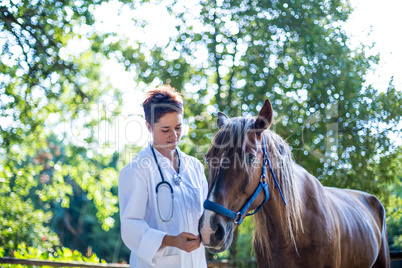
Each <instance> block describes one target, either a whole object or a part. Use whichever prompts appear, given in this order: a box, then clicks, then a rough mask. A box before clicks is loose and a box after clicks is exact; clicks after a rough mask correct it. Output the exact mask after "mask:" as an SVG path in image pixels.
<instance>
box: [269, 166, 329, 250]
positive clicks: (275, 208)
mask: <svg viewBox="0 0 402 268" xmlns="http://www.w3.org/2000/svg"><path fill="white" fill-rule="evenodd" d="M293 168H294V173H295V175H294V180H295V181H294V183H296V184H297V186H298V189H299V194H300V199H301V200H300V201H301V203H302V206H301V215H300V216H301V218H303V217H304V216H305V215H304V214H305V210H304V208H305V204H306V203H308V205H309V206H311V205H312V206H314V205H315V204H312V203H314V202H318V200H317V199H316V198H314V197H316V196H318V195H319V194H320V192H322V191H323V186H322V185H321V183H320V182H319V181H318V180H317V179H316V178H315V177H314V176H312V175H311V174H309V173H308V172H307V171H306V170H305V169H304V168H302V167H300V166H299V165H297V164H296V163H294V165H293ZM269 187H270V194H271V197H270V200H269V201H268V202H267V205H266V206H264V214H265V222H266V224H267V228H268V230H267V231H268V233H269V237H270V238H269V239H270V246H271V248H278V249H280V248H286V247H289V246H291V245H290V243H289V237H288V232H289V230H288V229H287V222H288V219H287V217H286V209H287V207H286V206H285V205H284V203H283V200H282V198H281V196H280V194H279V190H278V188H277V187H276V186H275V184H274V183H272V185H269ZM312 197H313V198H312ZM285 198H286V201H287V203H288V205H287V206H289V205H290V204H291V202H293V201H294V200H289V197H286V196H285ZM296 235H297V234H296ZM295 238H296V240H297V237H295Z"/></svg>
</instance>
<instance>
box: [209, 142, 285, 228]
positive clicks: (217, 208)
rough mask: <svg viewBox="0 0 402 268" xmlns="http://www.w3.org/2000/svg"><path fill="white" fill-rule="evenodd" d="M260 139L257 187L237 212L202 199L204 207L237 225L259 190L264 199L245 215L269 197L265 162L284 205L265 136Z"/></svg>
mask: <svg viewBox="0 0 402 268" xmlns="http://www.w3.org/2000/svg"><path fill="white" fill-rule="evenodd" d="M262 141H263V147H262V150H263V153H264V163H263V165H262V173H261V177H260V182H259V183H258V186H257V189H255V191H254V193H253V195H252V196H251V197H250V198H249V199H248V200H247V202H246V203H245V204H244V205H243V207H242V208H241V209H240V211H239V212H237V213H236V212H234V211H232V210H230V209H227V208H225V207H224V206H222V205H219V204H218V203H215V202H212V201H209V200H205V201H204V209H208V210H211V211H214V212H217V213H219V214H222V215H224V216H226V217H228V218H230V219H232V220H233V221H234V223H237V224H238V225H240V224H241V223H242V222H243V215H244V214H245V213H246V211H247V209H248V208H249V207H250V206H251V204H252V203H253V202H254V200H255V199H256V198H257V196H258V194H259V193H260V192H261V190H264V194H265V199H264V201H263V202H262V203H261V204H260V205H259V206H258V207H257V208H256V209H255V210H254V211H253V212H252V213H247V214H246V217H247V216H251V215H254V214H255V213H257V212H258V211H259V210H260V208H261V207H262V206H263V205H264V204H265V203H266V202H267V201H268V199H269V191H268V184H267V182H266V181H265V178H266V173H267V164H268V167H269V171H270V172H271V175H272V178H273V180H274V182H275V185H276V187H277V188H278V190H279V193H280V195H281V197H282V200H283V203H284V204H285V205H286V201H285V197H284V196H283V194H282V190H281V187H280V186H279V184H278V181H277V180H276V177H275V173H274V171H273V169H272V166H271V161H270V160H269V157H268V154H267V149H266V142H265V136H264V135H262Z"/></svg>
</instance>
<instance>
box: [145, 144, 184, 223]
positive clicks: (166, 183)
mask: <svg viewBox="0 0 402 268" xmlns="http://www.w3.org/2000/svg"><path fill="white" fill-rule="evenodd" d="M151 150H152V154H153V156H154V159H155V162H156V165H157V166H158V170H159V174H160V176H161V179H162V181H161V182H159V183H158V184H157V185H156V187H155V191H156V199H157V201H156V203H157V207H158V214H159V218H160V220H161V221H163V222H169V221H171V220H172V219H173V210H174V202H173V201H174V193H173V187H172V185H171V184H170V183H169V182H168V181H165V178H164V177H163V174H162V170H161V167H160V166H159V162H158V159H157V158H156V154H155V150H154V147H153V146H152V145H151ZM175 151H176V154H177V158H178V160H179V166H178V169H177V174H178V175H180V155H179V152H178V151H177V149H175ZM163 185H167V186H168V187H169V189H170V193H171V196H172V212H171V215H170V218H169V219H168V220H166V219H163V218H162V214H161V211H160V209H159V202H158V190H159V187H160V186H163Z"/></svg>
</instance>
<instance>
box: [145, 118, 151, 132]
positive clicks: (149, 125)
mask: <svg viewBox="0 0 402 268" xmlns="http://www.w3.org/2000/svg"><path fill="white" fill-rule="evenodd" d="M145 125H146V126H147V129H148V131H149V132H151V133H152V127H151V124H150V123H148V121H145Z"/></svg>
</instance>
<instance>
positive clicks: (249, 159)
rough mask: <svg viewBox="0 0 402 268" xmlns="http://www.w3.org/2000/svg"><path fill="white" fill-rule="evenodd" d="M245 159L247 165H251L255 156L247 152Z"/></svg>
mask: <svg viewBox="0 0 402 268" xmlns="http://www.w3.org/2000/svg"><path fill="white" fill-rule="evenodd" d="M246 160H247V165H252V164H253V163H254V161H255V156H254V155H252V154H249V155H248V156H247V158H246Z"/></svg>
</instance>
